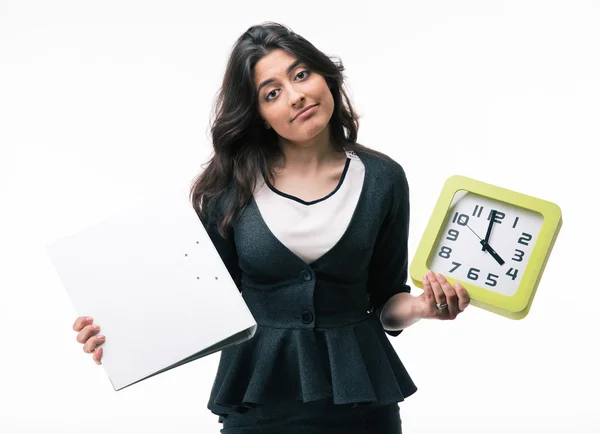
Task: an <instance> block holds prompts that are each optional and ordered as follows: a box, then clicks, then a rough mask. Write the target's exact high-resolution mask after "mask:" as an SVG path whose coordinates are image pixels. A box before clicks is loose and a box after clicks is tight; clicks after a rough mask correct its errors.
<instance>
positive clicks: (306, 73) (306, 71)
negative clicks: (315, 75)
mask: <svg viewBox="0 0 600 434" xmlns="http://www.w3.org/2000/svg"><path fill="white" fill-rule="evenodd" d="M300 74H305V75H304V78H306V77H308V76H309V75H310V71H308V70H304V71H300V72H299V73H298V74H296V77H298V76H299V75H300Z"/></svg>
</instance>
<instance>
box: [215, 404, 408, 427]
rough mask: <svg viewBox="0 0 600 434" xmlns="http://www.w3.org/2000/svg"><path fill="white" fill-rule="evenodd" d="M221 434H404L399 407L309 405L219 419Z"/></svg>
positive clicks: (261, 409)
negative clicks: (221, 425) (221, 424)
mask: <svg viewBox="0 0 600 434" xmlns="http://www.w3.org/2000/svg"><path fill="white" fill-rule="evenodd" d="M219 422H222V423H223V428H222V429H221V431H220V432H221V434H259V433H260V434H402V426H401V425H402V422H401V419H400V409H399V406H398V403H392V404H386V405H382V406H377V407H366V406H365V407H361V406H353V405H352V404H343V405H335V404H333V402H332V400H331V399H328V400H320V401H314V402H309V403H301V402H291V403H290V402H286V403H280V404H268V405H258V406H257V407H255V408H251V409H248V410H247V411H245V412H243V413H230V414H228V415H227V416H225V417H220V418H219Z"/></svg>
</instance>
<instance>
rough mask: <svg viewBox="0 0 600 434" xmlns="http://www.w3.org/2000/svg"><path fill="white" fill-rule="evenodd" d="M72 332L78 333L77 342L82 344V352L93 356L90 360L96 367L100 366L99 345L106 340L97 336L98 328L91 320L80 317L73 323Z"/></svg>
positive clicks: (101, 336) (100, 351)
mask: <svg viewBox="0 0 600 434" xmlns="http://www.w3.org/2000/svg"><path fill="white" fill-rule="evenodd" d="M73 330H75V331H76V332H79V334H78V335H77V342H79V343H80V344H83V351H84V352H85V353H91V354H93V356H92V359H93V360H94V362H96V365H101V364H102V362H101V361H100V359H101V358H102V347H100V345H102V344H103V343H104V341H105V340H106V338H105V336H104V335H101V334H98V332H100V326H99V325H97V324H94V319H93V318H91V317H89V316H80V317H78V318H77V319H76V320H75V323H73Z"/></svg>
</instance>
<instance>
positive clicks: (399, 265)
mask: <svg viewBox="0 0 600 434" xmlns="http://www.w3.org/2000/svg"><path fill="white" fill-rule="evenodd" d="M391 172H392V173H391V175H390V178H391V179H390V182H391V188H390V189H389V192H388V196H387V197H388V200H389V207H388V211H387V213H386V215H385V218H384V220H383V223H382V225H381V228H380V229H379V233H378V235H377V240H376V242H375V248H374V251H373V255H372V257H371V263H370V265H369V281H368V292H369V301H370V306H369V308H370V309H369V310H372V311H373V312H374V313H375V314H376V315H377V317H378V318H379V317H380V315H381V311H382V309H383V306H384V305H385V303H386V302H387V301H388V300H389V299H390V298H391V297H392V296H393V295H395V294H398V293H401V292H410V286H409V285H407V283H406V281H407V277H408V231H409V220H410V218H409V214H410V205H409V189H408V182H407V180H406V175H405V173H404V170H403V169H402V167H401V166H400V165H398V164H397V163H394V166H393V170H392V171H391ZM385 332H386V333H387V334H388V335H390V336H398V335H399V334H400V333H401V332H402V330H397V331H390V330H385Z"/></svg>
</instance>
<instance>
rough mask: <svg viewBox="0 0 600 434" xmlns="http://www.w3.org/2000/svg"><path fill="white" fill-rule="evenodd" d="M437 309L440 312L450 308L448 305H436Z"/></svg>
mask: <svg viewBox="0 0 600 434" xmlns="http://www.w3.org/2000/svg"><path fill="white" fill-rule="evenodd" d="M435 307H437V309H438V310H439V311H442V310H444V309H446V308H447V307H448V303H436V304H435Z"/></svg>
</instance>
